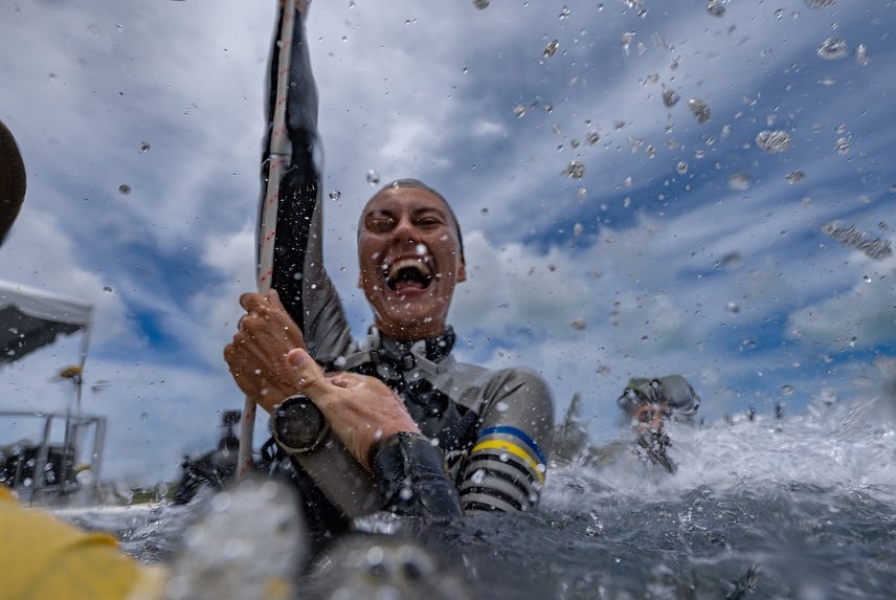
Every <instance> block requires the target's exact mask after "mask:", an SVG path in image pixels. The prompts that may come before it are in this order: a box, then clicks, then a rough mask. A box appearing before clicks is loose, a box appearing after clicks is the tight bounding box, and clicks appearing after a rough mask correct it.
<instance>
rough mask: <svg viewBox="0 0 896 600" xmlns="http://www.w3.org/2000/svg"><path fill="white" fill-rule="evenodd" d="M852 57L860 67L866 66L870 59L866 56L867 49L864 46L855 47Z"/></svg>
mask: <svg viewBox="0 0 896 600" xmlns="http://www.w3.org/2000/svg"><path fill="white" fill-rule="evenodd" d="M853 56H855V59H856V64H858V65H859V66H860V67H865V66H868V63H869V62H870V61H871V58H870V57H869V56H868V47H867V46H865V44H859V45H858V46H856V49H855V51H854V52H853Z"/></svg>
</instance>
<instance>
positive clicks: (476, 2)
mask: <svg viewBox="0 0 896 600" xmlns="http://www.w3.org/2000/svg"><path fill="white" fill-rule="evenodd" d="M488 3H489V0H473V6H475V7H476V8H478V9H479V10H482V9H484V8H488Z"/></svg>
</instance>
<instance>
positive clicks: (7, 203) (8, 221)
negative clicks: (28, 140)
mask: <svg viewBox="0 0 896 600" xmlns="http://www.w3.org/2000/svg"><path fill="white" fill-rule="evenodd" d="M24 201H25V163H24V161H23V160H22V153H21V152H19V147H18V145H16V140H15V138H14V137H13V136H12V132H11V131H10V130H9V129H7V128H6V125H4V124H3V121H0V244H2V243H3V240H4V239H6V234H7V233H9V230H10V228H11V227H12V224H13V221H15V220H16V216H18V214H19V210H20V209H21V208H22V202H24Z"/></svg>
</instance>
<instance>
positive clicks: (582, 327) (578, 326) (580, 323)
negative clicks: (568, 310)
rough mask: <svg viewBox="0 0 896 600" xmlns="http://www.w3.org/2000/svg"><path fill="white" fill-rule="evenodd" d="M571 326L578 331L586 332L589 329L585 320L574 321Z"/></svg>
mask: <svg viewBox="0 0 896 600" xmlns="http://www.w3.org/2000/svg"><path fill="white" fill-rule="evenodd" d="M570 326H572V328H573V329H575V330H576V331H585V328H586V327H587V325H586V323H585V319H573V320H572V323H570Z"/></svg>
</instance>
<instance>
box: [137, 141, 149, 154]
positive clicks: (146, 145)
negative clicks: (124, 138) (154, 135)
mask: <svg viewBox="0 0 896 600" xmlns="http://www.w3.org/2000/svg"><path fill="white" fill-rule="evenodd" d="M137 148H138V149H139V150H140V152H149V142H140V145H139V146H138V147H137Z"/></svg>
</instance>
